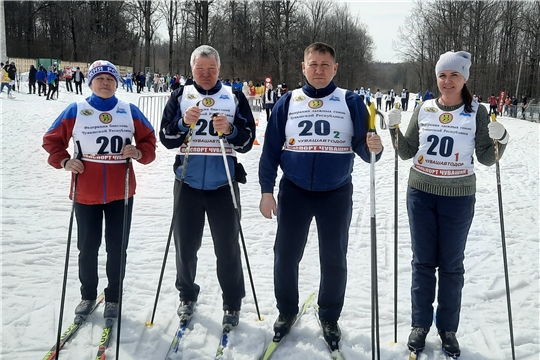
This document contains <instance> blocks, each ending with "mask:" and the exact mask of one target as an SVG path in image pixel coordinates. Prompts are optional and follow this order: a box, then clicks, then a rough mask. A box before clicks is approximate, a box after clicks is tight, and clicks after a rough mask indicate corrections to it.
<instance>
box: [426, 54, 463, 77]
mask: <svg viewBox="0 0 540 360" xmlns="http://www.w3.org/2000/svg"><path fill="white" fill-rule="evenodd" d="M470 67H471V54H469V53H468V52H466V51H458V52H453V51H448V52H446V53H444V54H442V55H441V57H440V58H439V61H437V65H435V75H439V73H440V72H441V71H444V70H453V71H457V72H458V73H460V74H461V75H463V77H464V78H465V80H469V68H470Z"/></svg>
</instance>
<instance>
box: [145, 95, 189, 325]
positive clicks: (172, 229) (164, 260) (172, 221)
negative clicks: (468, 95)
mask: <svg viewBox="0 0 540 360" xmlns="http://www.w3.org/2000/svg"><path fill="white" fill-rule="evenodd" d="M197 106H199V103H197ZM194 128H195V124H191V125H190V126H189V132H188V134H187V136H186V138H187V139H188V140H187V145H186V153H185V155H184V162H183V164H182V174H181V175H180V182H179V184H178V188H177V190H176V191H175V194H174V198H175V201H174V204H173V215H172V219H171V226H170V227H169V236H168V237H167V244H166V245H165V254H164V255H163V263H162V265H161V273H160V274H159V281H158V286H157V290H156V298H155V300H154V309H153V310H152V318H151V319H150V321H147V322H146V323H145V325H146V326H148V327H152V326H153V325H154V317H155V316H156V309H157V303H158V300H159V293H160V291H161V284H162V283H163V274H164V273H165V265H166V264H167V256H168V255H169V248H170V246H171V238H172V235H173V231H174V223H175V221H176V208H177V207H178V203H179V201H180V193H181V192H182V185H184V177H185V176H186V169H187V164H188V157H189V152H190V150H191V138H192V137H193V129H194Z"/></svg>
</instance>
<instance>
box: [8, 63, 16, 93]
mask: <svg viewBox="0 0 540 360" xmlns="http://www.w3.org/2000/svg"><path fill="white" fill-rule="evenodd" d="M8 75H9V84H10V85H11V90H13V91H15V77H16V75H17V67H15V61H13V60H12V61H11V63H10V64H9V68H8Z"/></svg>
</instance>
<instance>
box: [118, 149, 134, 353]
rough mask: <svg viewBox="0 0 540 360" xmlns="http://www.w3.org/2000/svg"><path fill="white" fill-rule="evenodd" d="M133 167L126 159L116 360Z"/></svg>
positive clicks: (120, 325) (120, 326)
mask: <svg viewBox="0 0 540 360" xmlns="http://www.w3.org/2000/svg"><path fill="white" fill-rule="evenodd" d="M129 144H131V139H126V145H129ZM130 167H131V158H127V159H126V182H125V185H124V189H125V190H124V219H123V220H124V222H123V225H122V248H121V251H120V283H119V286H118V324H117V328H116V339H117V340H116V360H118V359H119V358H120V329H121V328H122V290H123V287H124V271H125V268H126V261H125V259H124V253H125V252H126V248H127V242H128V219H129V215H128V209H129V170H130Z"/></svg>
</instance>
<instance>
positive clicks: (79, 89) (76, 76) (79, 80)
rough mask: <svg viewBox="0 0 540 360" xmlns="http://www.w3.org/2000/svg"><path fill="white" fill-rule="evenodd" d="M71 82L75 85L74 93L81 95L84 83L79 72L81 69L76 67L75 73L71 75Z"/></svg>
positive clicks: (82, 76) (82, 75)
mask: <svg viewBox="0 0 540 360" xmlns="http://www.w3.org/2000/svg"><path fill="white" fill-rule="evenodd" d="M73 82H74V83H75V93H76V94H77V95H78V94H79V92H80V93H81V95H82V84H83V83H84V74H83V73H82V71H81V68H80V67H78V66H76V67H75V73H74V74H73Z"/></svg>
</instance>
